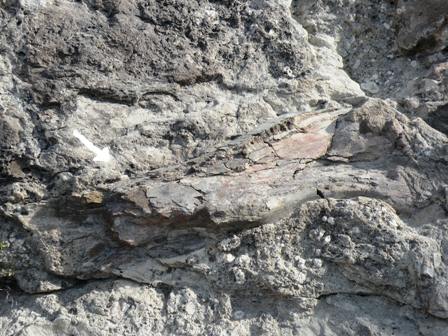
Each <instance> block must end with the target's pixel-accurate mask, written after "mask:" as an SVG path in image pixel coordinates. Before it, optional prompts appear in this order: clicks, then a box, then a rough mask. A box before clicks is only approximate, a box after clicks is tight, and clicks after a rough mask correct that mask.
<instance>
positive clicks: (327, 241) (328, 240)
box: [322, 236, 331, 245]
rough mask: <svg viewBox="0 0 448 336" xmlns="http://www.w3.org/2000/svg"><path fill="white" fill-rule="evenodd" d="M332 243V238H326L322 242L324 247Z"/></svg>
mask: <svg viewBox="0 0 448 336" xmlns="http://www.w3.org/2000/svg"><path fill="white" fill-rule="evenodd" d="M330 242H331V236H325V237H324V239H323V240H322V243H323V244H324V245H326V244H328V243H330Z"/></svg>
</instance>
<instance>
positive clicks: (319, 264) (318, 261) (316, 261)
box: [313, 258, 323, 268]
mask: <svg viewBox="0 0 448 336" xmlns="http://www.w3.org/2000/svg"><path fill="white" fill-rule="evenodd" d="M313 265H314V266H315V267H318V268H321V267H322V265H323V261H322V259H319V258H314V259H313Z"/></svg>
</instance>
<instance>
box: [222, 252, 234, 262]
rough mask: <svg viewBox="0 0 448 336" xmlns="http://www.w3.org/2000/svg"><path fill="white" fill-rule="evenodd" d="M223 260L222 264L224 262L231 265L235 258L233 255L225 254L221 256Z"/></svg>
mask: <svg viewBox="0 0 448 336" xmlns="http://www.w3.org/2000/svg"><path fill="white" fill-rule="evenodd" d="M223 260H224V262H226V263H231V262H232V261H234V260H235V256H234V255H233V254H230V253H226V254H224V256H223Z"/></svg>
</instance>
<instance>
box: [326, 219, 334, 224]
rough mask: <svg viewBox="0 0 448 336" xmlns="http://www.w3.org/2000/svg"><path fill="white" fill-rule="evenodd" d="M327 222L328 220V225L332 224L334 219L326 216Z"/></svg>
mask: <svg viewBox="0 0 448 336" xmlns="http://www.w3.org/2000/svg"><path fill="white" fill-rule="evenodd" d="M327 222H328V224H330V225H334V223H335V220H334V218H333V217H330V218H328V220H327Z"/></svg>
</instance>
